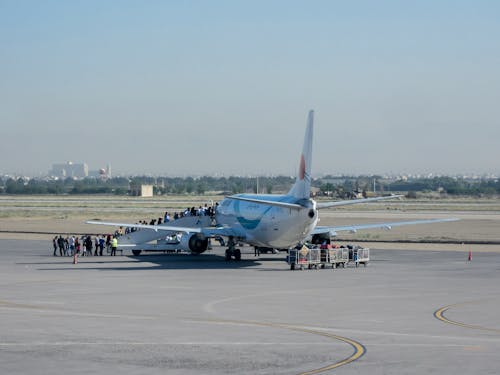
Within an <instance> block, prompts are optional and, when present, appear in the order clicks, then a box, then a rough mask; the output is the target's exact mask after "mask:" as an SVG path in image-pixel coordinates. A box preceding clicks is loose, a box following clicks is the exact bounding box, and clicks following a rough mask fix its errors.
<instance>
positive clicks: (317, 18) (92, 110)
mask: <svg viewBox="0 0 500 375" xmlns="http://www.w3.org/2000/svg"><path fill="white" fill-rule="evenodd" d="M499 19H500V3H497V2H491V1H476V2H468V1H440V2H432V1H420V2H416V3H409V2H396V1H378V2H371V1H361V2H347V3H346V2H340V1H339V2H337V1H313V2H296V1H272V2H264V1H251V2H245V1H243V2H231V1H212V2H194V1H186V2H134V1H106V2H101V1H85V2H59V1H48V2H37V1H22V2H2V3H0V38H1V42H2V50H1V52H0V56H1V59H0V72H1V73H0V74H1V84H0V129H1V130H0V132H1V133H0V135H1V137H0V158H1V160H2V162H1V163H0V173H19V174H26V175H38V174H40V173H42V174H43V173H47V172H48V170H49V169H50V168H51V166H52V164H54V163H64V162H66V161H69V160H71V161H73V162H75V163H81V162H86V163H87V164H88V165H89V169H92V170H94V169H99V168H103V167H105V166H106V164H107V163H110V164H111V166H112V173H113V174H114V175H118V174H123V175H125V174H126V175H130V174H137V175H139V174H147V175H169V176H174V175H175V176H192V175H216V174H218V175H225V176H230V175H285V176H288V175H295V172H296V170H297V168H298V161H299V154H300V151H301V147H302V141H303V136H304V130H305V123H306V117H307V112H308V111H309V110H310V109H314V110H315V130H314V131H315V134H314V150H313V163H312V167H313V175H314V176H318V175H321V174H347V175H359V174H389V173H392V174H400V173H413V174H427V173H436V174H443V175H456V174H472V173H475V174H488V173H489V174H500V166H499V164H498V160H500V147H498V139H499V138H500V121H499V119H500V106H499V105H498V99H499V97H500V95H499V94H500V71H499V69H498V66H500V22H498V20H499Z"/></svg>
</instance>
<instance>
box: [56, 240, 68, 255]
mask: <svg viewBox="0 0 500 375" xmlns="http://www.w3.org/2000/svg"><path fill="white" fill-rule="evenodd" d="M57 246H58V247H59V255H60V256H63V254H64V255H66V251H65V248H64V238H63V236H62V235H60V236H59V238H58V239H57Z"/></svg>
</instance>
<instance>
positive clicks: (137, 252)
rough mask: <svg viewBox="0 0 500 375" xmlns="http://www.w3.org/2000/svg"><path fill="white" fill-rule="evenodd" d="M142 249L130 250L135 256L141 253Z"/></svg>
mask: <svg viewBox="0 0 500 375" xmlns="http://www.w3.org/2000/svg"><path fill="white" fill-rule="evenodd" d="M141 252H142V250H132V254H134V255H135V256H136V257H138V256H139V255H141Z"/></svg>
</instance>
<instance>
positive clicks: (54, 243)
mask: <svg viewBox="0 0 500 375" xmlns="http://www.w3.org/2000/svg"><path fill="white" fill-rule="evenodd" d="M52 246H54V256H55V257H56V256H57V236H55V237H54V238H53V239H52Z"/></svg>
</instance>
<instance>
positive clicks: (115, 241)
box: [111, 236, 118, 256]
mask: <svg viewBox="0 0 500 375" xmlns="http://www.w3.org/2000/svg"><path fill="white" fill-rule="evenodd" d="M117 247H118V239H117V238H116V236H115V237H113V239H112V240H111V255H112V256H115V255H116V248H117Z"/></svg>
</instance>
